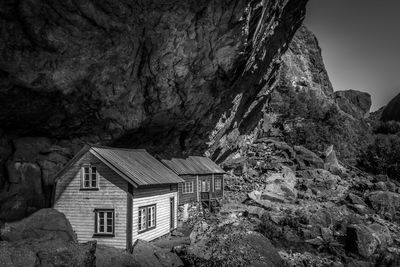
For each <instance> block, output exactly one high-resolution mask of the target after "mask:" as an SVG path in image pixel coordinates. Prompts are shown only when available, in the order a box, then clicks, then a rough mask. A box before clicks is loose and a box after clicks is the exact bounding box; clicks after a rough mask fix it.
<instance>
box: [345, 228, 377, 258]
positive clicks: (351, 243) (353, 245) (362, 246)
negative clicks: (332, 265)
mask: <svg viewBox="0 0 400 267" xmlns="http://www.w3.org/2000/svg"><path fill="white" fill-rule="evenodd" d="M378 245H379V240H378V239H377V238H376V237H375V236H374V233H373V231H372V230H371V229H370V228H368V227H367V226H365V225H355V224H353V225H349V226H348V227H347V235H346V250H347V251H349V252H352V253H356V254H359V255H361V256H363V257H365V258H369V257H370V256H371V255H372V254H374V252H375V250H376V249H377V247H378Z"/></svg>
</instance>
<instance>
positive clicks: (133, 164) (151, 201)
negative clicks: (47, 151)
mask: <svg viewBox="0 0 400 267" xmlns="http://www.w3.org/2000/svg"><path fill="white" fill-rule="evenodd" d="M180 182H183V180H182V179H181V178H180V177H179V176H178V175H176V174H175V173H174V172H173V171H171V170H170V169H169V168H167V167H166V166H164V165H163V164H162V163H161V162H159V161H158V160H157V159H155V158H154V157H153V156H151V155H150V154H149V153H147V152H146V151H145V150H141V149H120V148H111V147H100V146H92V147H89V146H86V147H84V148H83V149H82V150H81V151H80V152H78V153H77V155H75V157H74V158H73V159H72V160H71V161H70V162H69V163H68V164H67V165H66V166H65V167H64V168H63V169H62V170H61V171H60V172H59V173H58V174H57V175H56V184H55V189H54V193H53V207H54V208H55V209H56V210H58V211H60V212H62V213H64V214H65V216H66V217H67V219H68V220H69V221H70V223H71V225H72V228H73V230H74V231H75V233H76V235H77V237H78V241H79V242H86V241H89V240H97V242H98V244H104V245H109V246H114V247H117V248H124V249H130V248H131V247H132V244H133V243H134V242H135V241H136V240H137V239H143V240H146V241H151V240H153V239H155V238H158V237H160V236H162V235H165V234H168V233H169V232H170V231H171V230H172V229H174V228H176V226H177V203H178V183H180Z"/></svg>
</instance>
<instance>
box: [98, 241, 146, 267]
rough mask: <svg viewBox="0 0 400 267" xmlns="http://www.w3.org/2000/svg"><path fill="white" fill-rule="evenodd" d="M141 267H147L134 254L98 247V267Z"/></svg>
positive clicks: (107, 247) (112, 248) (102, 246)
mask: <svg viewBox="0 0 400 267" xmlns="http://www.w3.org/2000/svg"><path fill="white" fill-rule="evenodd" d="M109 266H112V267H128V266H130V267H141V266H145V265H144V264H143V265H141V263H140V262H139V261H138V260H137V259H136V258H135V257H133V255H132V254H130V253H128V252H126V251H123V250H121V249H118V248H114V247H109V246H104V245H98V246H97V247H96V267H109Z"/></svg>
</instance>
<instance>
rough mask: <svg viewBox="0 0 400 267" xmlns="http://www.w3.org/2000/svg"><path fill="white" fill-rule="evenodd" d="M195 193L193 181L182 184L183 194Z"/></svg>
mask: <svg viewBox="0 0 400 267" xmlns="http://www.w3.org/2000/svg"><path fill="white" fill-rule="evenodd" d="M193 193H194V183H193V181H189V182H184V183H183V184H182V194H193Z"/></svg>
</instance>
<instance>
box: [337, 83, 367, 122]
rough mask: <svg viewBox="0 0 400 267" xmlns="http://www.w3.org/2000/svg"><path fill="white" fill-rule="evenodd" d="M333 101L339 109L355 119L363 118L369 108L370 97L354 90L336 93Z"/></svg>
mask: <svg viewBox="0 0 400 267" xmlns="http://www.w3.org/2000/svg"><path fill="white" fill-rule="evenodd" d="M334 96H335V101H336V103H337V104H338V105H339V108H340V109H341V110H343V111H344V112H346V113H347V114H350V115H351V116H353V117H354V118H356V119H360V118H365V117H366V116H367V115H368V114H369V111H370V108H371V104H372V102H371V95H370V94H368V93H366V92H360V91H356V90H346V91H336V92H335V93H334Z"/></svg>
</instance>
